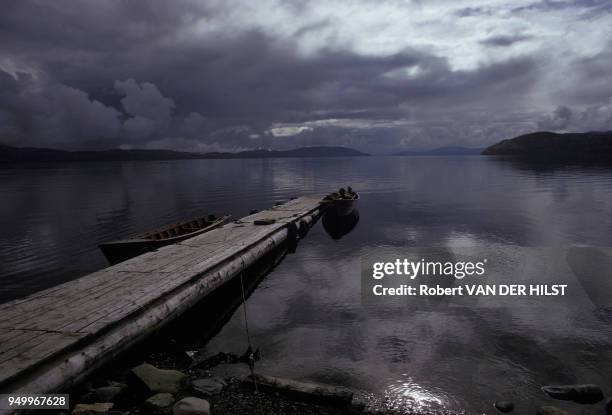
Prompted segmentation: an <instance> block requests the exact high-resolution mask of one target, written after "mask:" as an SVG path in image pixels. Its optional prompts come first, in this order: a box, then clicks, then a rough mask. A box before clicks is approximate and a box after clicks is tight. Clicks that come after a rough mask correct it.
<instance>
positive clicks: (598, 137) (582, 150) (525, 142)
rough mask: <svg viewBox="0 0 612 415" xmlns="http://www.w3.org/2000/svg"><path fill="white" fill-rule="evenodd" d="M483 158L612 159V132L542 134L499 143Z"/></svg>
mask: <svg viewBox="0 0 612 415" xmlns="http://www.w3.org/2000/svg"><path fill="white" fill-rule="evenodd" d="M482 154H484V155H488V156H515V157H523V158H541V159H544V158H545V159H550V160H554V159H583V158H584V159H592V158H612V131H603V132H597V131H594V132H588V133H567V134H558V133H551V132H546V131H541V132H536V133H531V134H525V135H521V136H518V137H515V138H512V139H508V140H503V141H500V142H499V143H497V144H494V145H492V146H490V147H487V148H486V149H484V151H483V152H482Z"/></svg>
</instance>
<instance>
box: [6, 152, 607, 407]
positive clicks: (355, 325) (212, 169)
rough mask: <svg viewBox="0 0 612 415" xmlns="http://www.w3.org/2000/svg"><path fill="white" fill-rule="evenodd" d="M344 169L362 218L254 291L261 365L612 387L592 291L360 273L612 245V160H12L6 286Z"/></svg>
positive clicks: (508, 393)
mask: <svg viewBox="0 0 612 415" xmlns="http://www.w3.org/2000/svg"><path fill="white" fill-rule="evenodd" d="M347 184H349V185H352V186H353V187H354V188H356V189H357V190H359V192H360V193H361V195H362V200H361V201H360V206H359V209H360V214H361V220H360V223H359V225H358V226H357V228H356V229H355V230H354V231H353V232H351V233H350V234H348V235H347V236H345V237H344V238H343V239H341V240H340V241H334V240H332V239H331V238H330V237H329V236H328V235H327V234H326V233H325V232H324V230H323V229H322V227H321V225H320V224H318V225H317V226H316V228H315V229H313V231H312V232H311V233H310V234H309V235H308V237H307V238H306V239H305V240H304V241H302V242H301V244H300V246H299V248H298V252H297V253H296V254H294V255H289V256H287V257H286V259H285V260H284V261H283V262H282V263H281V264H280V266H279V267H278V268H276V269H275V271H274V272H273V273H272V274H270V275H269V276H268V277H267V278H266V279H265V280H264V281H263V282H262V283H261V284H260V286H259V287H258V288H257V290H256V291H255V292H254V293H253V294H252V296H251V297H250V299H249V301H248V308H249V320H250V321H249V325H250V329H251V335H252V337H253V339H254V343H256V344H257V345H258V346H259V347H261V349H262V350H263V360H262V361H261V362H259V365H260V368H261V369H262V370H264V371H266V372H269V373H274V374H277V375H280V376H288V377H293V378H298V379H305V380H313V381H321V382H328V383H335V384H342V385H345V386H349V387H352V388H355V389H357V390H359V391H361V392H362V393H363V395H364V397H366V398H367V399H369V400H371V401H372V402H373V403H375V404H376V403H378V404H381V405H382V404H385V405H389V406H398V407H403V408H408V409H410V408H438V407H444V408H449V409H453V410H464V411H466V412H467V413H491V414H493V413H495V410H494V409H492V407H491V403H492V402H493V401H495V400H498V399H502V398H505V399H510V400H515V401H516V402H521V404H519V408H518V409H517V411H518V412H520V413H528V412H533V410H532V409H531V408H533V407H534V406H535V405H537V404H543V403H545V402H549V403H550V401H548V400H546V399H545V398H544V397H543V396H542V393H541V392H540V391H539V386H540V385H543V384H550V383H573V382H592V383H598V384H600V385H601V386H602V387H603V388H604V390H605V392H607V394H608V395H609V394H610V393H612V379H611V378H610V376H609V374H610V373H611V372H612V347H611V346H612V331H611V329H610V323H611V322H612V316H611V314H610V312H609V311H606V310H605V309H603V310H602V309H596V308H595V307H593V304H592V303H589V302H588V301H581V300H580V299H575V298H570V299H567V300H566V301H559V302H558V303H556V304H555V303H546V304H545V305H543V304H539V303H538V302H533V301H531V302H521V301H517V302H502V303H501V304H495V305H493V304H492V303H487V302H477V301H474V302H473V303H470V302H469V301H467V302H466V301H464V302H462V303H461V304H459V305H455V306H449V307H433V306H431V305H427V304H423V303H421V302H414V303H410V302H406V303H404V304H403V305H402V306H401V307H376V306H364V305H362V302H361V285H360V268H361V257H362V256H363V255H364V254H367V253H369V252H373V251H376V250H385V249H396V248H398V247H400V248H401V247H412V246H417V247H423V246H486V247H487V249H497V250H499V252H510V254H508V255H510V256H511V255H512V254H511V252H514V251H513V250H516V248H518V247H523V246H568V245H594V246H610V245H612V243H611V242H612V169H603V168H584V167H564V168H555V169H534V168H533V167H530V166H528V165H522V164H513V163H510V162H502V161H491V160H487V159H485V158H480V157H456V158H452V157H450V158H437V157H420V158H419V157H405V158H393V157H371V158H353V159H351V158H347V159H299V160H298V159H277V160H218V161H217V160H203V161H197V160H194V161H168V162H134V163H131V162H127V163H126V162H124V163H89V164H83V165H81V164H70V163H67V164H53V165H51V164H50V165H35V166H29V167H28V168H27V169H26V168H21V167H18V166H2V167H1V168H0V192H1V194H0V198H1V200H2V203H1V204H0V218H1V220H2V226H1V227H0V229H2V232H1V233H0V278H1V279H0V301H7V300H9V299H11V298H15V297H18V296H22V295H25V294H28V293H31V292H33V291H36V290H39V289H42V288H45V287H48V286H51V285H54V284H57V283H59V282H61V281H65V280H68V279H71V278H76V277H78V276H80V275H83V274H85V273H88V272H90V271H93V270H96V269H99V268H102V267H104V266H105V260H104V258H103V256H102V255H101V253H100V252H98V250H97V248H96V245H97V244H98V243H100V242H102V241H107V240H109V239H115V238H119V237H122V236H126V235H130V234H133V233H135V232H138V231H142V230H147V229H149V228H152V227H155V226H157V225H160V224H164V223H166V222H171V221H173V220H175V219H181V218H185V217H189V216H195V215H198V214H200V213H211V212H212V213H231V214H233V215H235V216H237V217H240V216H242V215H245V214H247V213H248V211H249V210H250V209H263V208H266V207H269V206H271V205H272V204H273V203H274V202H275V201H277V200H283V199H287V198H288V197H290V196H299V195H301V194H308V193H327V192H329V191H330V190H332V189H335V188H337V187H339V186H344V185H347ZM516 252H517V255H520V254H518V252H520V250H516ZM601 284H602V289H603V290H608V289H610V284H611V283H610V281H609V280H607V281H601ZM243 324H244V323H243V316H242V311H241V310H238V312H236V313H235V315H234V316H233V317H232V319H231V320H230V322H229V323H228V324H227V325H226V326H225V327H224V328H223V329H222V331H221V332H220V333H219V334H218V335H217V336H216V337H215V338H214V339H213V340H212V341H211V342H210V343H209V344H208V346H207V347H208V348H209V349H210V350H211V351H221V350H222V351H233V352H236V353H242V352H243V351H244V348H245V345H244V328H243V327H244V326H243ZM561 406H563V405H561ZM569 408H571V409H572V411H573V412H574V413H584V414H590V413H599V411H600V408H597V407H594V406H583V407H577V406H571V405H570V406H569Z"/></svg>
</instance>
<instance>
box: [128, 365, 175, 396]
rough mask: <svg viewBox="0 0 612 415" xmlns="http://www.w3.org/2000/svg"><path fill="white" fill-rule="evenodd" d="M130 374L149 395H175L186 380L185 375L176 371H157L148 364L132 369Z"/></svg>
mask: <svg viewBox="0 0 612 415" xmlns="http://www.w3.org/2000/svg"><path fill="white" fill-rule="evenodd" d="M130 374H131V377H132V378H133V379H136V380H137V381H138V382H139V383H140V384H141V385H142V386H144V387H145V388H146V389H147V391H148V392H150V393H160V392H166V393H172V394H176V393H177V392H178V391H179V389H180V388H181V385H182V383H183V382H184V381H185V379H187V375H185V374H184V373H182V372H179V371H178V370H169V369H158V368H156V367H155V366H153V365H150V364H148V363H143V364H142V365H140V366H137V367H135V368H133V369H132V370H131V371H130Z"/></svg>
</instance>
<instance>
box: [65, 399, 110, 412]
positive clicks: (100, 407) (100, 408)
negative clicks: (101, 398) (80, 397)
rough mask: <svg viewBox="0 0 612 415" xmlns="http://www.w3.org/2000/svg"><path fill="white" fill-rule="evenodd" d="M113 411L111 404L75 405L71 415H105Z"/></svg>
mask: <svg viewBox="0 0 612 415" xmlns="http://www.w3.org/2000/svg"><path fill="white" fill-rule="evenodd" d="M111 409H113V404H112V403H111V402H104V403H101V402H99V403H92V404H84V403H79V404H77V405H76V406H75V407H74V409H73V410H72V415H100V414H107V413H108V411H110V410H111Z"/></svg>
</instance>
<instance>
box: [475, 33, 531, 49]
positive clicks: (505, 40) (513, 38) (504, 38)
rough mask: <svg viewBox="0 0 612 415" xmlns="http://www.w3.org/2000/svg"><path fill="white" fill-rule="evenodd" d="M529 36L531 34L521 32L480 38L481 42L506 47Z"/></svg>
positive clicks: (528, 38) (529, 37)
mask: <svg viewBox="0 0 612 415" xmlns="http://www.w3.org/2000/svg"><path fill="white" fill-rule="evenodd" d="M531 38H532V36H529V35H523V34H513V35H495V36H490V37H488V38H486V39H484V40H482V41H481V43H482V44H484V45H487V46H497V47H507V46H512V45H514V44H515V43H520V42H525V41H527V40H530V39H531Z"/></svg>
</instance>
